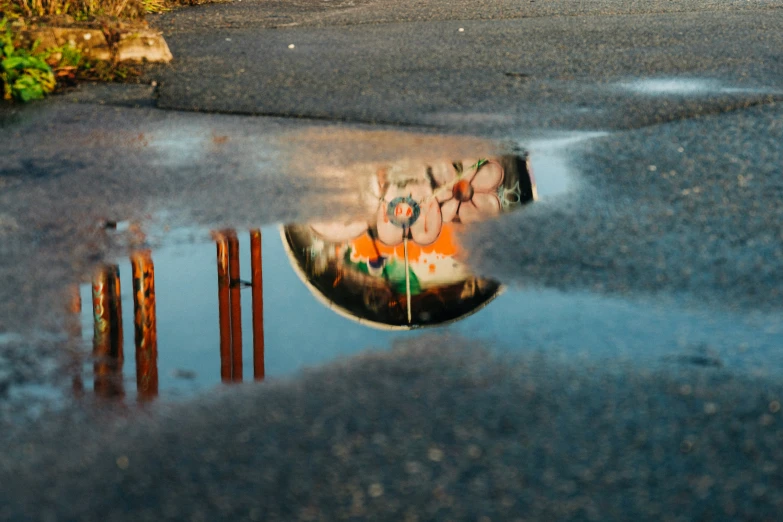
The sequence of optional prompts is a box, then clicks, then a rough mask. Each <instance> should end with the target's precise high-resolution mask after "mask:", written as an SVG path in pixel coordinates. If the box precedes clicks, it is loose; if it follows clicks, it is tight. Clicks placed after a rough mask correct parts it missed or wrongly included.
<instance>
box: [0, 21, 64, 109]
mask: <svg viewBox="0 0 783 522" xmlns="http://www.w3.org/2000/svg"><path fill="white" fill-rule="evenodd" d="M7 26H8V20H6V19H5V18H3V19H2V20H0V83H2V84H3V98H4V99H6V100H11V99H14V100H19V101H22V102H28V101H30V100H36V99H39V98H43V97H44V96H46V94H47V93H50V92H52V91H53V90H54V87H55V85H56V81H55V78H54V73H53V72H52V69H51V67H49V65H48V64H47V63H46V62H45V61H44V60H43V58H42V57H40V56H35V55H34V54H33V52H34V51H35V47H36V45H35V44H34V45H33V48H32V49H30V50H28V49H20V48H17V47H16V46H15V45H14V38H13V35H12V34H11V31H10V30H9V29H8V27H7Z"/></svg>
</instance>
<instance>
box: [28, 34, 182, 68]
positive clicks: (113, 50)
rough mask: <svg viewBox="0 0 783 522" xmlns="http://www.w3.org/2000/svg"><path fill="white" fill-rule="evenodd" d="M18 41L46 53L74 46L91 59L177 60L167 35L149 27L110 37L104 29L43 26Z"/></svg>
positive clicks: (123, 60) (124, 60) (157, 61)
mask: <svg viewBox="0 0 783 522" xmlns="http://www.w3.org/2000/svg"><path fill="white" fill-rule="evenodd" d="M107 36H108V37H107ZM17 38H18V41H19V43H20V44H22V45H25V46H30V45H32V44H33V43H34V42H36V41H38V42H39V43H38V48H39V49H42V50H44V49H51V48H54V47H61V46H64V45H70V46H71V47H74V48H76V49H78V50H79V51H80V52H81V53H82V54H83V55H84V56H85V57H87V58H89V59H91V60H102V61H117V62H155V63H168V62H170V61H171V60H172V59H173V58H174V57H173V56H172V54H171V51H170V50H169V46H168V44H167V43H166V40H164V39H163V35H162V34H161V33H160V32H159V31H154V30H152V29H147V28H134V29H121V30H118V31H116V32H113V33H111V34H109V35H107V34H106V33H104V31H102V30H100V29H86V28H78V27H41V28H35V29H23V30H21V31H19V33H18V35H17Z"/></svg>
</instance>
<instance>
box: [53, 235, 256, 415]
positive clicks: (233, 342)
mask: <svg viewBox="0 0 783 522" xmlns="http://www.w3.org/2000/svg"><path fill="white" fill-rule="evenodd" d="M213 239H214V240H215V243H216V245H217V279H218V322H219V329H220V377H221V380H222V381H223V382H242V374H243V372H242V305H241V290H242V288H246V287H249V288H251V290H252V314H253V315H252V317H253V330H252V334H253V378H254V379H255V380H263V379H264V375H265V365H264V296H263V269H262V255H261V231H260V230H259V229H254V230H251V231H250V267H251V274H252V280H251V281H250V282H246V281H242V280H241V279H240V272H239V269H240V263H239V254H240V252H239V240H238V238H237V234H236V231H235V230H224V231H221V232H216V233H214V234H213ZM130 264H131V272H132V287H133V323H134V324H133V325H134V341H135V351H136V389H137V394H138V398H139V400H141V401H146V400H151V399H153V398H155V397H157V396H158V393H159V382H158V381H159V379H158V333H157V311H156V296H155V266H154V263H153V261H152V254H151V252H150V250H141V251H137V252H134V253H132V254H131V256H130ZM72 294H73V295H71V298H70V301H69V303H68V323H67V329H68V335H69V336H70V337H71V338H73V339H77V338H81V336H82V331H81V325H80V322H79V319H78V318H79V315H80V312H81V299H80V296H79V292H78V287H74V291H73V292H72ZM92 304H93V306H92V311H93V314H92V316H93V370H94V371H93V381H94V391H95V394H96V395H98V396H101V397H107V398H117V397H124V396H125V389H124V383H123V377H122V370H123V364H124V353H123V324H122V303H121V285H120V269H119V266H118V265H103V266H101V267H100V268H99V269H98V270H96V272H95V275H94V277H93V281H92ZM69 365H70V367H71V372H72V379H73V382H72V388H73V391H74V394H75V395H77V396H78V395H81V394H82V393H83V388H84V385H83V383H82V378H81V358H80V357H79V355H78V353H76V352H74V354H72V357H71V361H70V363H69Z"/></svg>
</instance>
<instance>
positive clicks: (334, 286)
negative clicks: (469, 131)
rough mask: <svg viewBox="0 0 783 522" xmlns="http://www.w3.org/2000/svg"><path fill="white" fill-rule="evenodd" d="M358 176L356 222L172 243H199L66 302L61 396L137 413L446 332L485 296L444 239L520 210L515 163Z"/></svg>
mask: <svg viewBox="0 0 783 522" xmlns="http://www.w3.org/2000/svg"><path fill="white" fill-rule="evenodd" d="M364 170H365V171H366V172H367V173H369V175H367V176H366V184H365V186H364V190H363V191H362V193H361V194H359V195H358V197H359V198H360V199H362V201H363V203H362V204H363V205H364V206H365V208H366V209H367V212H366V214H364V215H361V216H357V217H353V218H351V219H342V220H337V221H331V222H325V221H321V222H316V223H306V224H288V225H285V226H269V227H264V228H262V229H256V230H251V231H250V232H249V233H247V234H242V233H238V232H237V231H236V230H222V231H217V232H214V231H213V232H211V233H208V232H207V231H203V230H192V231H189V232H188V231H182V230H179V231H177V234H182V233H185V234H188V233H189V234H191V235H193V236H195V237H200V238H201V239H202V240H201V241H196V242H194V243H184V244H180V245H174V246H171V245H170V246H162V247H160V248H156V249H138V250H136V251H134V252H133V253H132V254H131V255H130V259H129V260H128V261H121V262H119V263H117V264H111V265H106V266H103V267H102V268H100V269H99V270H98V271H97V272H96V274H95V276H94V278H93V281H92V284H91V285H82V286H81V289H80V292H79V294H80V295H79V299H78V300H75V301H74V303H78V302H81V303H91V306H90V307H81V306H80V305H78V304H75V306H74V311H75V310H76V309H78V308H81V310H80V313H81V315H80V317H81V321H80V326H79V329H78V330H79V331H74V333H73V335H74V336H75V337H77V338H80V339H81V340H82V342H83V343H84V342H87V341H88V340H89V339H90V338H91V340H92V350H91V354H90V355H89V356H87V353H85V354H83V355H85V359H86V360H88V361H89V363H88V364H87V365H84V364H79V363H78V361H77V362H76V363H75V364H73V365H71V367H72V368H78V371H76V372H75V374H74V375H73V383H74V388H75V391H76V392H78V393H82V392H83V391H84V389H85V388H87V387H89V385H85V380H91V381H92V389H93V391H94V392H95V393H97V394H99V395H103V396H112V397H117V396H127V395H131V396H134V395H135V396H137V397H138V398H140V399H145V398H152V397H155V396H157V395H158V394H160V393H163V392H165V393H167V394H170V395H171V396H177V395H182V394H188V393H191V392H193V391H195V390H198V389H203V388H204V387H206V386H210V385H212V384H215V383H216V382H219V381H222V382H239V381H243V380H245V379H248V380H249V379H255V380H261V379H264V378H267V377H272V376H282V375H288V374H290V373H292V372H294V371H296V370H299V369H301V368H302V367H304V366H312V365H315V364H318V363H322V362H325V361H328V360H331V359H334V358H336V357H339V356H346V355H350V354H352V353H355V352H358V351H360V350H363V349H366V348H367V347H368V346H380V347H386V348H388V347H389V346H390V345H391V343H393V341H394V339H395V338H396V337H390V334H391V333H394V334H395V335H396V334H402V335H403V337H404V335H405V334H406V331H407V332H408V334H409V335H410V332H409V331H413V330H416V329H419V328H425V327H441V328H448V325H451V324H453V323H456V322H459V321H463V320H465V319H467V318H469V317H471V316H472V315H473V314H475V313H477V312H478V311H480V310H482V309H483V308H484V307H485V306H487V305H488V304H490V303H491V302H492V301H493V300H494V299H495V298H496V297H497V296H498V295H499V294H500V293H501V285H500V283H499V282H497V281H493V280H489V279H486V278H482V277H479V276H477V275H475V274H473V273H472V272H471V270H470V268H469V267H468V265H467V264H466V263H465V259H464V258H465V256H464V252H462V248H461V247H460V241H459V236H460V235H461V234H463V233H464V232H465V230H466V228H467V227H469V225H470V224H471V223H473V222H476V221H481V220H484V219H491V218H496V217H498V216H499V215H500V214H502V213H504V212H511V211H514V210H516V209H518V208H521V207H522V206H524V205H526V204H529V203H531V202H533V201H535V200H536V198H537V191H536V185H535V182H534V178H533V176H532V174H531V168H530V162H529V160H528V157H527V156H526V155H507V156H499V157H494V158H491V157H488V158H481V157H474V158H463V159H457V160H443V161H440V162H429V163H422V162H419V161H408V160H405V161H399V162H394V163H383V164H368V165H366V166H365V169H364ZM111 228H113V229H118V230H126V231H127V230H133V229H134V228H135V227H134V226H132V225H131V226H128V225H127V224H125V223H120V224H117V225H115V224H111ZM135 233H136V234H137V236H138V235H141V236H143V232H141V231H140V230H136V231H135ZM208 236H211V238H212V242H205V241H204V238H206V237H208ZM210 243H211V244H210ZM346 323H347V324H346ZM85 333H86V335H85ZM90 334H91V335H90ZM131 346H132V347H134V354H135V356H134V357H133V358H132V360H131V358H129V357H128V356H127V354H126V352H127V351H128V350H127V349H126V347H131ZM215 349H216V350H217V351H215ZM85 352H86V351H85Z"/></svg>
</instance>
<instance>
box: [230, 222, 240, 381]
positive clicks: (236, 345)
mask: <svg viewBox="0 0 783 522" xmlns="http://www.w3.org/2000/svg"><path fill="white" fill-rule="evenodd" d="M226 237H227V239H228V277H229V279H230V281H231V284H230V288H231V290H230V294H231V380H232V381H234V382H242V302H241V299H242V297H241V295H240V291H241V289H242V286H241V285H242V282H241V281H240V279H239V240H238V239H237V234H236V232H235V231H234V230H231V231H228V232H227V233H226Z"/></svg>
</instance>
